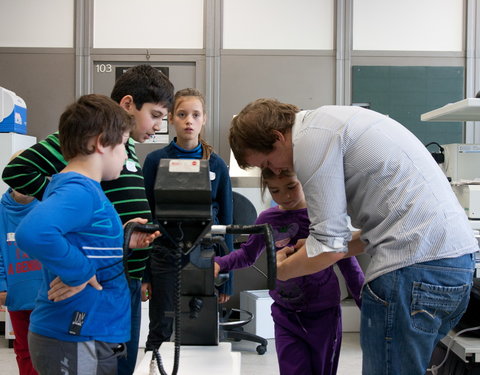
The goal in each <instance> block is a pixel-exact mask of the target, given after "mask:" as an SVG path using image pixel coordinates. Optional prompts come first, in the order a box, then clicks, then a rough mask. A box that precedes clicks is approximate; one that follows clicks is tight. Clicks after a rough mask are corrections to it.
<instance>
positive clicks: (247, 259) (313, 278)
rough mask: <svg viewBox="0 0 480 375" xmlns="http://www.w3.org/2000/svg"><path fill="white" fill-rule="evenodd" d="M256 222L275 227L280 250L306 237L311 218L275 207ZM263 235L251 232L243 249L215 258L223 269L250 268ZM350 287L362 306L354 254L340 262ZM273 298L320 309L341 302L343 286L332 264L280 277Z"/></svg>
mask: <svg viewBox="0 0 480 375" xmlns="http://www.w3.org/2000/svg"><path fill="white" fill-rule="evenodd" d="M255 223H256V224H264V223H268V224H270V225H271V226H272V228H273V233H274V239H275V246H276V248H277V250H280V249H282V248H284V247H285V246H293V245H294V244H295V243H296V242H297V241H298V240H299V239H302V238H307V236H308V233H309V225H310V220H309V219H308V213H307V209H306V208H303V209H300V210H281V209H279V208H278V206H276V207H272V208H269V209H267V210H265V211H263V212H262V213H261V214H260V215H259V216H258V218H257V220H256V221H255ZM264 249H265V245H264V241H263V237H262V235H259V234H252V235H250V237H249V238H248V241H247V242H245V243H244V244H242V246H241V247H240V249H238V250H235V251H233V252H231V253H230V254H228V255H226V256H223V257H215V262H217V263H218V264H219V265H220V269H221V270H222V271H230V270H234V269H238V268H245V267H249V266H251V265H252V264H254V263H255V261H256V260H257V258H258V257H259V256H260V254H261V253H262V251H264ZM337 266H338V267H339V269H340V271H341V272H342V275H343V277H344V278H345V280H346V283H347V287H348V289H349V291H350V293H351V294H352V297H353V298H354V299H355V302H356V303H357V305H358V306H360V292H361V289H362V285H363V281H364V275H363V272H362V269H361V268H360V266H359V264H358V261H357V259H356V258H355V257H351V258H345V259H342V260H340V261H339V262H338V263H337ZM270 295H271V297H272V298H273V299H274V301H275V302H277V303H278V304H280V305H281V306H283V307H285V308H287V309H289V310H293V311H320V310H324V309H328V308H330V307H333V306H337V305H338V304H340V287H339V284H338V278H337V276H336V274H335V271H334V270H333V266H332V267H328V268H326V269H325V270H323V271H320V272H317V273H314V274H312V275H307V276H301V277H296V278H293V279H290V280H287V281H280V280H277V287H276V289H275V290H273V291H270Z"/></svg>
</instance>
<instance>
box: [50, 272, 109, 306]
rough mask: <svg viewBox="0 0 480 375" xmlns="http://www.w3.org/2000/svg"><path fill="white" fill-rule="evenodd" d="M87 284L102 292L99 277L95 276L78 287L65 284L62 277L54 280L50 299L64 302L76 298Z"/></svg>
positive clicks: (51, 284) (51, 285)
mask: <svg viewBox="0 0 480 375" xmlns="http://www.w3.org/2000/svg"><path fill="white" fill-rule="evenodd" d="M87 284H90V285H91V286H92V287H94V288H95V289H97V290H102V289H103V288H102V286H101V285H100V284H99V283H98V281H97V277H96V276H95V275H93V276H92V277H91V278H90V280H88V281H87V282H85V283H83V284H80V285H77V286H69V285H67V284H65V283H64V282H63V281H62V280H61V279H60V277H58V276H57V277H56V278H55V279H53V281H52V282H51V283H50V289H49V290H48V299H49V300H51V301H53V302H59V301H63V300H64V299H67V298H69V297H72V296H74V295H75V294H77V293H80V292H81V291H82V290H83V289H85V287H86V286H87Z"/></svg>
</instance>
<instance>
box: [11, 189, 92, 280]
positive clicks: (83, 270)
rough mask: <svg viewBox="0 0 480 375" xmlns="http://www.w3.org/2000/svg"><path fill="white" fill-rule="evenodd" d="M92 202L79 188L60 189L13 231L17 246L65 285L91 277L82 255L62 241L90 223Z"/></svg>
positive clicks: (88, 266) (69, 244)
mask: <svg viewBox="0 0 480 375" xmlns="http://www.w3.org/2000/svg"><path fill="white" fill-rule="evenodd" d="M93 199H94V197H93V196H92V193H91V192H88V191H87V190H86V189H85V187H83V186H82V187H79V186H77V185H75V184H69V185H68V186H60V187H59V188H57V189H56V191H55V193H54V194H52V195H51V196H49V197H48V198H47V199H46V200H45V201H43V202H42V203H41V204H39V205H37V206H36V207H35V208H34V209H33V210H32V211H31V212H30V213H29V214H28V215H27V216H26V217H25V218H24V219H23V220H22V222H21V223H20V225H19V227H18V228H17V231H16V240H17V244H18V246H19V247H20V248H21V249H22V250H24V251H25V252H26V253H27V254H29V255H30V256H31V257H33V258H35V259H38V260H39V261H40V262H41V263H42V265H43V266H44V267H45V268H46V269H47V270H48V271H49V272H51V273H52V274H53V275H56V276H59V277H60V279H61V280H62V281H63V282H64V283H65V284H67V285H69V286H78V285H81V284H83V283H85V282H87V281H88V280H90V278H91V277H92V276H93V275H94V274H95V268H94V267H93V266H92V264H91V263H90V261H89V260H88V258H87V257H86V256H85V254H84V253H83V252H82V251H81V250H80V249H79V248H78V247H76V246H73V245H72V244H71V243H70V242H69V241H68V240H67V238H66V234H67V233H75V232H78V231H79V228H83V227H84V226H85V225H87V224H89V223H90V218H91V215H92V212H93V211H94V209H95V208H94V207H93ZM48 281H51V280H48Z"/></svg>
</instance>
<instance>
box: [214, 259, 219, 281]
mask: <svg viewBox="0 0 480 375" xmlns="http://www.w3.org/2000/svg"><path fill="white" fill-rule="evenodd" d="M219 273H220V265H219V264H218V263H217V262H213V276H214V277H215V278H217V277H218V274H219Z"/></svg>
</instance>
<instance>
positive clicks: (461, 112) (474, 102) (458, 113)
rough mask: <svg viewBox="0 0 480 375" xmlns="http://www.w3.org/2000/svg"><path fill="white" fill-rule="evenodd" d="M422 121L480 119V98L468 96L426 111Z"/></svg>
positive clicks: (421, 117)
mask: <svg viewBox="0 0 480 375" xmlns="http://www.w3.org/2000/svg"><path fill="white" fill-rule="evenodd" d="M420 119H421V120H422V121H445V122H447V121H450V122H458V121H479V120H480V98H467V99H463V100H460V101H458V102H455V103H449V104H447V105H444V106H443V107H441V108H437V109H434V110H433V111H430V112H427V113H424V114H422V115H421V116H420Z"/></svg>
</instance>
